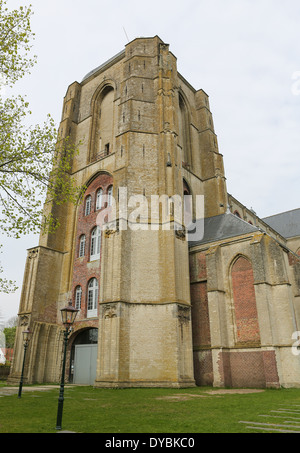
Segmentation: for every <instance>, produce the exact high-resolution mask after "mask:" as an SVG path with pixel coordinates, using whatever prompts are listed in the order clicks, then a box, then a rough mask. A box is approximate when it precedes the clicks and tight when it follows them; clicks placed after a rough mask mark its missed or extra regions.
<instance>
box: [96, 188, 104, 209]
mask: <svg viewBox="0 0 300 453" xmlns="http://www.w3.org/2000/svg"><path fill="white" fill-rule="evenodd" d="M102 194H103V190H102V189H98V190H97V196H96V210H98V209H101V208H102Z"/></svg>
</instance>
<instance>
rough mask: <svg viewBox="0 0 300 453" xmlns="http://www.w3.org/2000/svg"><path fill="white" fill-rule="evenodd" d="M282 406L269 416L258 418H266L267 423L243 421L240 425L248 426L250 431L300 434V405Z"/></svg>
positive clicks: (264, 415)
mask: <svg viewBox="0 0 300 453" xmlns="http://www.w3.org/2000/svg"><path fill="white" fill-rule="evenodd" d="M281 406H282V407H279V408H277V409H276V410H275V409H274V410H271V411H270V413H269V414H262V415H259V416H258V417H264V418H265V422H258V421H257V422H253V421H245V420H241V421H240V423H244V424H246V425H247V426H246V427H247V429H249V430H256V431H257V430H260V431H265V432H278V433H299V434H300V405H299V404H293V403H290V404H286V403H284V404H282V405H281ZM266 419H267V420H266ZM276 419H280V421H278V422H277V420H276Z"/></svg>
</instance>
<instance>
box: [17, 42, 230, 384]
mask: <svg viewBox="0 0 300 453" xmlns="http://www.w3.org/2000/svg"><path fill="white" fill-rule="evenodd" d="M59 134H60V136H61V137H67V136H70V138H71V140H72V141H73V142H74V143H80V145H79V153H78V155H76V156H75V157H74V161H73V167H72V177H73V178H75V180H76V182H77V184H78V186H81V185H85V186H86V191H85V194H84V196H83V197H82V199H80V200H79V201H78V204H77V205H76V206H75V205H71V204H70V205H68V206H59V207H57V206H54V205H53V204H52V203H51V202H48V203H46V204H45V211H46V212H53V214H54V215H57V216H58V218H59V220H60V224H61V226H60V228H59V229H58V230H57V232H56V233H55V234H45V235H41V237H40V242H39V245H38V246H37V247H35V248H33V249H31V250H29V251H28V259H27V262H26V269H25V275H24V283H23V291H22V296H21V302H20V310H19V319H20V323H19V327H18V329H17V339H16V348H15V358H14V362H13V366H12V370H11V375H10V382H16V381H17V380H18V379H19V376H20V373H21V358H22V340H21V332H22V330H23V329H24V326H27V327H28V326H30V328H31V330H32V331H33V337H32V340H31V342H30V346H29V349H28V358H27V362H26V366H25V375H24V376H25V382H26V381H27V382H29V383H30V382H57V381H58V380H59V375H60V367H61V351H62V325H61V322H60V309H61V308H63V307H64V306H65V305H66V304H67V303H68V301H69V300H71V301H72V304H73V305H74V306H75V307H76V308H78V309H79V310H80V311H79V314H78V316H77V318H76V321H75V324H74V331H73V333H72V335H71V336H70V338H69V344H68V359H67V367H68V373H67V374H68V376H69V380H70V381H71V382H78V383H82V382H83V380H84V379H86V381H85V382H88V383H92V384H93V385H95V386H96V387H136V386H144V387H155V386H160V387H189V386H194V385H195V381H194V371H193V347H192V327H191V300H190V279H189V252H188V234H187V231H186V228H185V225H184V222H183V220H182V221H180V219H179V220H178V218H177V217H176V215H175V212H174V203H172V202H171V203H170V198H171V197H174V196H179V197H180V199H181V200H183V196H184V195H191V196H192V201H193V202H194V199H195V197H196V196H197V195H198V196H202V197H203V199H204V216H205V217H212V216H217V215H220V214H223V213H224V212H225V211H226V207H227V192H226V183H225V176H224V168H223V159H222V155H221V154H220V153H219V151H218V144H217V137H216V134H215V132H214V126H213V119H212V115H211V112H210V108H209V101H208V96H207V95H206V93H205V92H204V91H203V90H199V91H196V90H195V89H194V88H193V87H192V86H191V85H190V84H189V83H188V82H187V81H186V80H185V79H184V78H183V77H182V76H181V75H180V74H179V73H178V72H177V65H176V57H175V56H174V55H173V54H172V53H171V52H170V50H169V46H168V45H167V44H165V43H164V42H162V40H161V39H160V38H159V37H157V36H155V37H153V38H138V39H135V40H133V41H132V42H130V43H128V44H127V45H126V46H125V50H123V51H122V52H120V53H119V54H117V55H116V56H115V57H113V58H111V59H110V60H108V61H107V62H105V63H104V64H102V65H101V66H99V67H98V68H96V69H95V70H93V71H91V72H90V73H89V74H87V75H86V76H85V77H84V79H83V80H82V81H81V83H78V82H74V83H73V84H72V85H70V86H69V88H68V90H67V93H66V96H65V98H64V103H63V111H62V120H61V123H60V128H59ZM153 200H154V201H153ZM157 200H158V201H159V203H158V204H155V203H156V202H157ZM164 203H167V212H168V217H167V218H166V217H164V216H163V211H164V206H165V205H164ZM157 206H158V208H157ZM181 209H182V212H183V211H184V203H182V205H181ZM110 213H114V214H115V215H114V216H113V217H110ZM196 214H197V213H196V211H195V206H193V218H195V216H196ZM102 224H105V226H106V228H105V229H102V228H101V226H102ZM83 346H86V348H85V349H84V348H83ZM87 369H89V370H93V371H92V372H91V371H89V373H91V374H90V375H89V376H88V377H86V373H87V371H86V370H87ZM83 376H85V377H83Z"/></svg>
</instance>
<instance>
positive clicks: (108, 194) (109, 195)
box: [107, 186, 113, 206]
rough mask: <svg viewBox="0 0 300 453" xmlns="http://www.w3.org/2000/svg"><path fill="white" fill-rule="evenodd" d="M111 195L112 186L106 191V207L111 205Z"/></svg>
mask: <svg viewBox="0 0 300 453" xmlns="http://www.w3.org/2000/svg"><path fill="white" fill-rule="evenodd" d="M112 194H113V186H109V188H108V190H107V206H111V205H112Z"/></svg>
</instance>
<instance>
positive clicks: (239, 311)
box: [231, 256, 260, 344]
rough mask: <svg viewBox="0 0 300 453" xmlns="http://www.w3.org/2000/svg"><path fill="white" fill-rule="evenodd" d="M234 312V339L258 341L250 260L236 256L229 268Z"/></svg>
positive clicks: (242, 342) (248, 341)
mask: <svg viewBox="0 0 300 453" xmlns="http://www.w3.org/2000/svg"><path fill="white" fill-rule="evenodd" d="M231 281H232V292H233V301H234V312H235V325H236V341H237V343H240V344H245V343H252V344H253V343H255V344H258V343H260V331H259V324H258V316H257V308H256V297H255V289H254V276H253V269H252V265H251V263H250V261H249V260H248V259H246V258H244V257H243V256H240V257H238V259H237V260H236V261H235V262H234V264H233V266H232V269H231Z"/></svg>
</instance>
